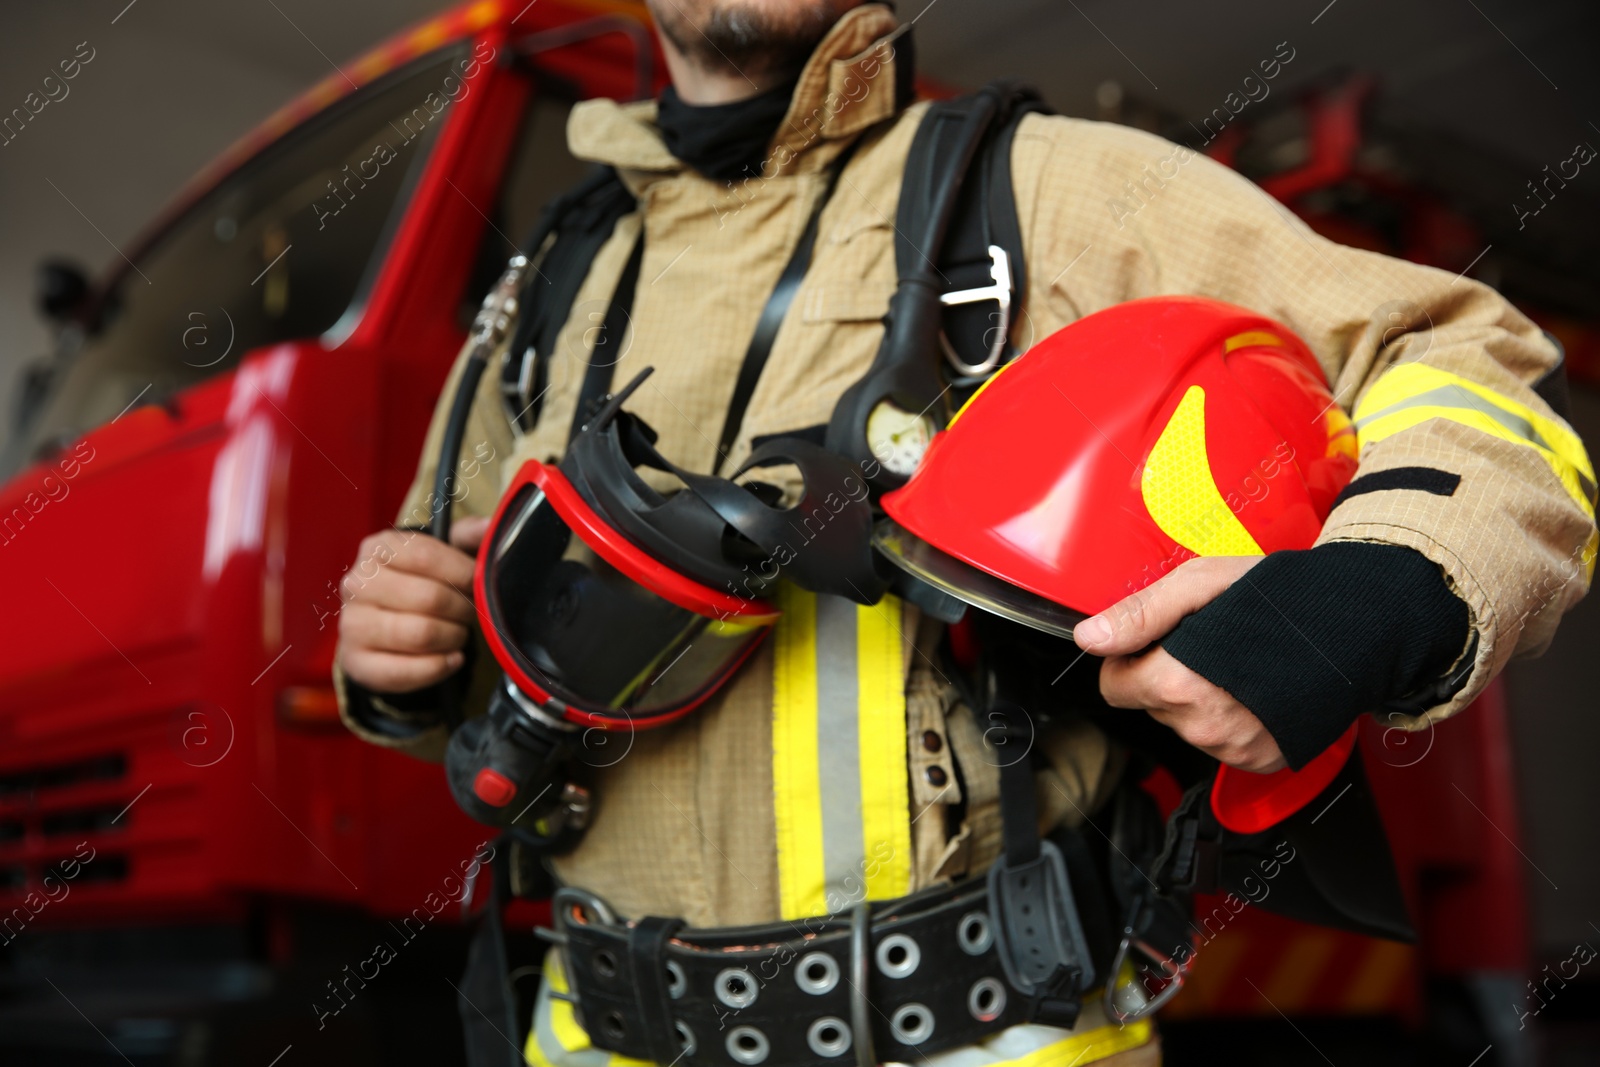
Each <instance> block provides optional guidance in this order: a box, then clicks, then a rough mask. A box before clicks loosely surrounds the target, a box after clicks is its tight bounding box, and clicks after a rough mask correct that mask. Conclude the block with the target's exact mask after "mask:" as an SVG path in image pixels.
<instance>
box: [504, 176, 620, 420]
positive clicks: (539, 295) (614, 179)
mask: <svg viewBox="0 0 1600 1067" xmlns="http://www.w3.org/2000/svg"><path fill="white" fill-rule="evenodd" d="M636 207H637V204H636V202H635V201H634V198H633V194H632V193H630V192H628V188H627V186H625V185H623V184H622V179H621V178H619V177H618V176H617V172H616V170H615V169H614V168H612V167H596V168H595V169H594V171H592V172H591V173H590V174H589V176H588V177H586V178H585V179H584V180H583V181H582V182H580V183H579V184H578V185H576V186H574V187H573V188H572V189H570V190H568V191H567V192H566V193H564V194H562V195H561V196H559V197H557V198H556V199H555V200H553V201H551V202H550V204H549V205H548V206H547V207H546V208H545V209H544V212H543V213H542V214H541V215H540V217H539V222H538V225H537V226H535V227H534V231H533V234H532V235H531V236H530V237H529V238H528V240H527V242H526V243H525V244H524V246H523V255H525V256H527V257H528V258H529V259H530V260H532V259H533V258H534V257H535V256H538V254H539V250H540V249H541V248H544V249H545V253H544V255H543V257H541V258H539V259H538V260H537V262H536V263H535V266H534V269H533V270H531V271H530V272H529V275H528V279H527V281H526V283H525V284H524V285H523V288H522V294H521V300H520V302H521V308H520V312H519V317H518V320H517V328H516V332H515V333H513V334H512V338H511V344H510V345H509V346H507V348H506V354H505V359H504V362H502V363H501V365H500V396H501V400H502V401H503V402H504V404H505V408H506V414H507V416H508V417H509V418H510V419H511V422H512V425H513V426H516V427H518V428H519V429H520V430H522V431H523V432H524V433H526V432H528V431H530V430H532V429H533V427H534V426H535V425H536V424H537V423H538V421H539V412H540V409H541V407H542V404H541V401H542V399H543V397H544V391H545V387H546V386H547V384H548V374H549V362H550V353H551V352H552V351H554V349H555V344H556V337H557V336H558V335H559V334H560V332H561V328H562V327H563V326H565V325H566V322H567V319H568V318H569V317H570V316H571V314H572V304H573V301H575V300H576V299H577V297H578V289H579V288H580V287H581V286H582V285H583V282H584V279H586V278H587V277H588V276H589V268H590V266H591V265H592V264H593V263H594V257H595V256H596V255H597V254H599V252H600V246H601V245H603V244H605V243H606V241H607V240H608V239H609V238H610V237H611V235H612V233H613V232H615V230H616V228H617V223H618V222H619V221H621V219H622V218H623V217H624V216H626V215H628V214H630V213H632V212H633V211H634V210H635V208H636ZM547 243H548V248H546V244H547ZM636 260H637V250H636V252H635V255H634V256H633V257H631V258H630V261H629V262H630V264H632V265H634V273H635V274H637V266H636V262H635V261H636ZM608 318H609V316H608ZM580 410H581V409H580Z"/></svg>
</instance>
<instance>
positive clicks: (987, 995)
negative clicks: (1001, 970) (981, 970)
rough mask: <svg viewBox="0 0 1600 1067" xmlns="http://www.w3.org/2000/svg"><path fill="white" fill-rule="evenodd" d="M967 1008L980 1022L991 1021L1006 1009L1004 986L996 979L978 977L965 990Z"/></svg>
mask: <svg viewBox="0 0 1600 1067" xmlns="http://www.w3.org/2000/svg"><path fill="white" fill-rule="evenodd" d="M967 1010H968V1011H969V1012H971V1013H972V1017H973V1018H974V1019H976V1020H978V1021H979V1022H980V1023H992V1022H994V1021H995V1020H996V1019H998V1018H1000V1013H1001V1012H1003V1011H1005V1010H1006V987H1005V986H1004V985H1002V984H1000V982H999V981H998V980H997V979H994V978H980V979H978V980H977V981H976V982H973V983H972V988H971V989H969V990H968V991H967Z"/></svg>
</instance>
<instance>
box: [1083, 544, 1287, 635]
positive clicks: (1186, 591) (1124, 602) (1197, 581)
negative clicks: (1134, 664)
mask: <svg viewBox="0 0 1600 1067" xmlns="http://www.w3.org/2000/svg"><path fill="white" fill-rule="evenodd" d="M1259 562H1261V557H1260V556H1208V557H1205V558H1203V559H1191V560H1189V561H1188V562H1187V563H1184V564H1182V565H1180V566H1179V567H1177V568H1176V569H1174V570H1173V572H1172V573H1171V574H1168V575H1167V576H1165V577H1164V578H1162V579H1161V580H1160V581H1157V582H1153V583H1151V584H1150V585H1149V586H1147V587H1146V588H1144V589H1141V590H1139V591H1138V592H1137V593H1134V594H1132V595H1130V596H1126V597H1123V598H1122V599H1121V600H1119V601H1117V602H1116V603H1115V604H1113V605H1111V606H1110V607H1109V608H1107V609H1106V610H1105V611H1102V612H1101V613H1100V614H1098V615H1096V616H1094V617H1093V618H1089V619H1085V620H1084V621H1082V622H1080V623H1079V624H1078V625H1077V626H1076V627H1074V628H1073V631H1072V639H1073V640H1074V641H1076V642H1077V643H1078V647H1079V648H1081V649H1083V650H1085V651H1087V652H1093V653H1094V654H1095V655H1097V656H1125V655H1128V654H1129V653H1131V652H1137V651H1139V650H1140V649H1142V648H1145V647H1146V646H1148V645H1151V644H1153V643H1154V642H1156V641H1159V640H1161V639H1162V638H1163V637H1165V636H1166V635H1167V634H1169V633H1171V632H1172V628H1173V627H1174V626H1177V625H1178V623H1179V622H1180V621H1182V619H1183V617H1184V616H1186V615H1192V614H1194V613H1195V612H1197V611H1199V610H1200V609H1201V608H1203V607H1205V606H1206V605H1207V604H1209V603H1211V602H1212V601H1213V600H1215V599H1216V598H1217V597H1218V596H1219V595H1221V593H1222V591H1223V590H1224V589H1226V588H1228V586H1230V585H1232V584H1233V583H1234V582H1235V581H1236V580H1237V579H1238V578H1239V576H1240V575H1242V574H1243V573H1244V572H1245V571H1247V570H1249V569H1250V568H1251V567H1254V566H1255V565H1256V564H1257V563H1259Z"/></svg>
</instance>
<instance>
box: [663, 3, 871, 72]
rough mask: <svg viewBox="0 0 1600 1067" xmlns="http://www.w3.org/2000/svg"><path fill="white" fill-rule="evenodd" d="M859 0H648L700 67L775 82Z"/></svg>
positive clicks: (668, 33)
mask: <svg viewBox="0 0 1600 1067" xmlns="http://www.w3.org/2000/svg"><path fill="white" fill-rule="evenodd" d="M861 2H862V0H649V5H648V6H649V8H650V14H651V16H652V17H653V18H654V19H655V22H656V25H657V26H658V27H659V28H660V30H661V34H662V36H664V37H665V38H666V39H667V41H668V42H670V43H671V44H672V46H673V47H674V48H676V49H677V50H678V51H679V52H681V53H683V55H684V57H685V58H686V59H688V60H689V62H691V63H693V64H694V65H695V66H697V67H699V68H700V69H702V70H704V71H707V72H710V73H719V74H737V75H742V76H743V77H745V78H747V79H750V80H752V81H754V82H760V83H763V84H764V85H777V84H780V83H782V82H783V81H785V80H787V79H789V78H791V77H793V76H794V75H796V74H798V73H799V72H800V68H801V67H803V66H805V63H806V60H807V59H809V58H810V57H811V53H812V52H813V51H815V50H816V47H817V44H818V43H819V42H820V41H821V40H822V38H823V37H825V36H827V33H828V30H829V29H831V28H832V27H833V24H834V23H835V22H837V21H839V17H840V16H841V15H843V14H844V13H845V12H846V11H849V10H850V9H851V8H853V7H856V6H858V5H859V4H860V3H861Z"/></svg>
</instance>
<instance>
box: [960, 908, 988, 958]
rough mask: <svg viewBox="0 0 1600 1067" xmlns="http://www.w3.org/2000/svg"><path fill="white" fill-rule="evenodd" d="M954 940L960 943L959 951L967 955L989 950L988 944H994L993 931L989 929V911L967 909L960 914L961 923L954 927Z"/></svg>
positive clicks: (978, 954) (976, 954)
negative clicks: (964, 912) (963, 913)
mask: <svg viewBox="0 0 1600 1067" xmlns="http://www.w3.org/2000/svg"><path fill="white" fill-rule="evenodd" d="M956 941H957V942H959V943H960V945H961V951H962V952H965V953H966V954H967V955H969V956H981V955H983V954H984V953H985V952H988V951H989V946H990V945H992V944H994V931H992V930H990V929H989V913H988V912H983V911H969V912H967V913H966V914H965V915H963V916H961V925H960V926H958V927H956Z"/></svg>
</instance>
